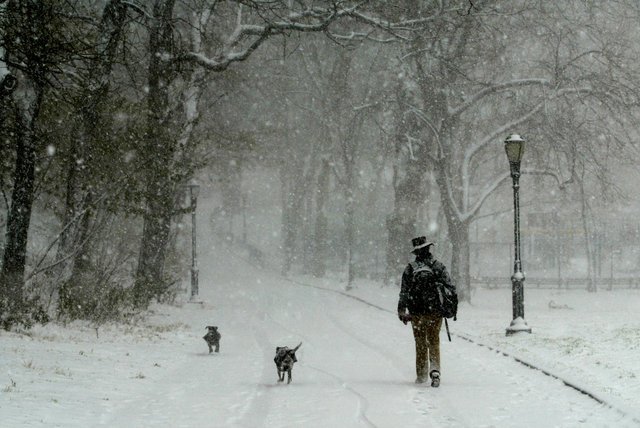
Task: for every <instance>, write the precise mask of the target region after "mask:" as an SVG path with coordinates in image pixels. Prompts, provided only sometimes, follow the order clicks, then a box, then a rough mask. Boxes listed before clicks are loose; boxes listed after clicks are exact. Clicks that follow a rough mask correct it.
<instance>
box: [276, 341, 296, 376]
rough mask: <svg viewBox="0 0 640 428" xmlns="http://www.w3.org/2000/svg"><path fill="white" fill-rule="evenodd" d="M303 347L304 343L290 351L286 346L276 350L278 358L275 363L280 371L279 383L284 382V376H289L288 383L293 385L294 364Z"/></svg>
mask: <svg viewBox="0 0 640 428" xmlns="http://www.w3.org/2000/svg"><path fill="white" fill-rule="evenodd" d="M300 345H302V342H300V344H299V345H298V346H296V347H295V348H293V349H289V348H287V347H286V346H278V347H277V348H276V356H275V358H274V359H273V361H274V362H275V363H276V368H277V369H278V382H282V381H284V374H285V373H287V374H288V375H289V377H288V379H287V383H291V370H293V363H295V362H297V361H298V359H297V358H296V351H297V350H298V348H299V347H300Z"/></svg>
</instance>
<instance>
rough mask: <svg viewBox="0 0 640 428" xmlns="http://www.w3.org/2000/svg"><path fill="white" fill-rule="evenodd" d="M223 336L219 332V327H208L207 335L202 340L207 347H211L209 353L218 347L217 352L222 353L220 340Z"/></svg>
mask: <svg viewBox="0 0 640 428" xmlns="http://www.w3.org/2000/svg"><path fill="white" fill-rule="evenodd" d="M221 337H222V335H221V334H220V333H219V332H218V327H216V326H212V325H208V326H207V334H205V335H204V336H203V337H202V338H203V339H204V341H205V342H207V345H208V346H209V353H212V352H213V347H214V346H215V347H216V352H220V338H221Z"/></svg>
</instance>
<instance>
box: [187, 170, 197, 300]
mask: <svg viewBox="0 0 640 428" xmlns="http://www.w3.org/2000/svg"><path fill="white" fill-rule="evenodd" d="M186 187H187V189H189V196H190V197H191V301H195V300H196V298H197V297H198V259H197V257H196V205H197V203H198V194H199V193H200V185H199V184H198V183H197V182H196V181H195V180H192V181H191V182H190V183H189V184H187V185H186Z"/></svg>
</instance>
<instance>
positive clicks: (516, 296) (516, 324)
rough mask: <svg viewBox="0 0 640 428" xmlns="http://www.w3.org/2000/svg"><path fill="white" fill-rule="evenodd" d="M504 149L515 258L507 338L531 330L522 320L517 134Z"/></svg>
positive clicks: (520, 147)
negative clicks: (510, 191)
mask: <svg viewBox="0 0 640 428" xmlns="http://www.w3.org/2000/svg"><path fill="white" fill-rule="evenodd" d="M504 148H505V150H506V152H507V158H508V159H509V167H510V169H511V179H512V180H513V218H514V221H513V225H514V227H513V231H514V236H515V254H514V256H515V257H514V261H513V275H512V276H511V294H512V296H511V297H512V306H513V320H512V321H511V324H510V325H509V327H508V328H507V336H510V335H512V334H514V333H518V332H527V333H531V328H530V327H529V326H528V325H527V322H526V321H525V320H524V274H523V273H522V260H521V259H520V162H521V161H522V155H523V154H524V140H523V139H522V138H520V136H519V135H518V134H511V135H509V136H508V137H507V139H506V140H505V141H504Z"/></svg>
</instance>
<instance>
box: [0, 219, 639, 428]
mask: <svg viewBox="0 0 640 428" xmlns="http://www.w3.org/2000/svg"><path fill="white" fill-rule="evenodd" d="M203 233H204V234H206V233H207V231H206V230H205V231H204V232H203ZM203 241H204V240H202V241H201V245H200V252H201V257H200V260H201V266H200V297H201V298H202V300H203V302H204V303H202V304H194V303H181V304H178V305H173V306H168V305H163V306H156V307H154V308H153V312H152V313H151V314H150V315H149V316H148V317H146V318H145V319H141V320H140V321H139V322H138V323H136V324H135V325H106V326H102V327H101V328H100V329H99V330H98V331H97V332H96V330H95V329H93V328H91V327H90V326H88V325H86V324H82V323H74V324H71V325H68V326H66V327H63V326H60V325H56V324H53V323H51V324H49V325H46V326H37V327H35V328H34V329H32V330H31V331H30V332H29V334H17V333H7V332H5V331H0V349H2V352H1V353H0V368H1V371H0V426H3V427H4V426H6V427H32V426H33V427H101V426H108V427H112V426H118V427H297V426H301V427H302V426H303V427H398V426H400V427H403V428H405V427H424V426H430V427H540V426H545V427H578V426H580V427H627V426H640V416H638V412H637V411H636V407H637V403H639V402H640V382H639V378H640V365H639V364H638V362H637V361H638V350H639V347H640V319H639V318H638V316H637V308H638V302H640V290H626V291H613V292H609V291H602V292H599V293H587V292H583V291H576V290H572V291H566V290H556V291H549V290H546V291H541V290H528V289H527V291H526V302H525V314H526V319H527V322H528V324H529V326H530V327H531V328H532V330H533V333H532V334H521V335H517V336H512V337H506V336H505V329H506V327H507V326H508V325H509V322H510V318H511V294H510V291H509V290H508V289H500V290H478V291H477V292H476V293H475V294H474V296H473V301H472V304H462V305H461V307H460V311H459V319H458V321H456V322H450V323H449V324H450V328H451V332H452V335H453V337H452V340H453V341H452V342H448V341H447V338H446V333H445V331H444V329H443V331H442V334H441V344H442V366H443V367H442V384H441V386H440V388H438V389H435V388H430V387H428V386H417V385H415V384H414V383H413V381H414V378H415V369H414V350H413V339H412V336H411V329H410V327H409V326H404V325H403V324H402V323H401V322H400V321H398V319H397V318H396V315H395V306H396V303H397V297H398V296H397V295H398V289H397V288H395V287H380V285H379V284H377V283H373V282H367V281H360V282H358V283H357V286H356V288H355V289H354V290H352V291H350V292H349V293H346V294H349V295H351V296H354V297H357V298H358V299H361V300H357V299H353V298H349V297H348V296H346V295H345V294H344V292H343V289H344V284H343V283H340V282H339V281H336V280H328V279H325V280H318V279H313V278H306V277H296V278H291V279H284V278H281V277H280V276H278V275H277V274H275V273H273V272H270V271H269V270H264V269H257V268H255V267H253V266H251V265H248V264H247V263H245V262H244V261H243V260H242V259H241V258H238V257H237V255H236V254H235V253H232V252H229V251H228V250H227V249H226V248H223V247H221V246H218V245H217V244H215V242H213V241H212V242H207V243H205V244H202V242H203ZM204 242H206V241H204ZM216 247H217V248H216ZM507 281H508V279H507ZM363 301H364V302H363ZM365 302H369V303H371V304H374V305H376V306H371V305H368V304H366V303H365ZM206 325H217V326H218V327H219V329H220V332H221V333H222V340H221V349H220V353H218V354H215V353H214V354H208V350H207V346H206V344H205V342H204V340H202V336H203V335H204V334H205V326H206ZM463 337H464V338H467V339H469V340H472V341H473V342H475V343H472V342H470V341H469V340H465V339H463ZM299 342H302V347H301V348H300V350H299V351H298V354H297V355H298V360H299V362H298V363H297V364H296V366H295V368H294V371H293V382H292V383H291V384H290V385H286V384H279V383H277V382H276V380H277V374H276V369H275V365H274V363H273V357H274V354H275V347H276V346H290V347H293V346H295V345H297V344H298V343H299ZM480 345H485V346H480ZM489 347H490V348H489ZM495 349H499V350H501V351H502V352H496V351H495ZM503 353H506V354H508V355H511V356H513V357H516V358H519V359H521V360H524V361H527V362H529V363H531V364H534V365H538V366H540V367H541V368H543V369H544V370H548V371H549V372H551V373H554V374H556V375H558V376H560V377H562V378H563V379H566V380H568V381H570V382H572V383H575V384H577V385H579V386H581V387H583V388H585V389H587V390H588V391H590V392H592V393H593V394H595V395H596V396H597V397H600V398H601V399H603V400H605V401H606V402H608V403H609V404H612V405H613V406H614V408H612V407H610V406H607V405H602V404H599V403H598V402H596V401H595V400H593V399H591V398H589V397H587V396H586V395H583V394H580V393H578V392H576V391H575V390H573V389H571V388H568V387H566V386H565V385H564V384H563V382H562V381H560V380H558V379H555V378H553V377H550V376H545V375H544V374H543V373H541V372H540V371H536V370H532V369H530V368H527V367H525V366H524V365H522V364H520V363H518V362H516V361H515V360H514V358H512V357H508V356H505V355H503ZM620 410H622V412H626V415H625V414H623V413H622V412H620Z"/></svg>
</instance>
